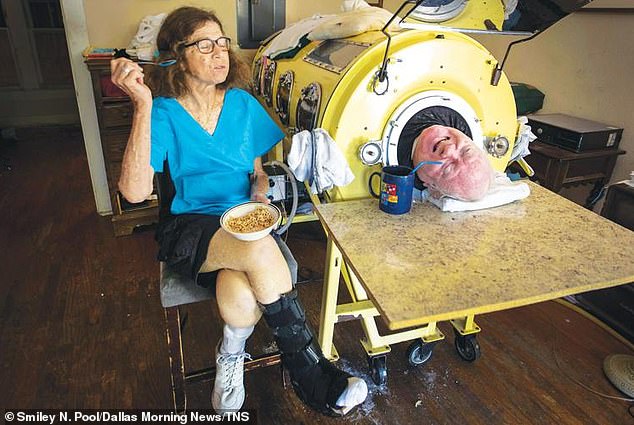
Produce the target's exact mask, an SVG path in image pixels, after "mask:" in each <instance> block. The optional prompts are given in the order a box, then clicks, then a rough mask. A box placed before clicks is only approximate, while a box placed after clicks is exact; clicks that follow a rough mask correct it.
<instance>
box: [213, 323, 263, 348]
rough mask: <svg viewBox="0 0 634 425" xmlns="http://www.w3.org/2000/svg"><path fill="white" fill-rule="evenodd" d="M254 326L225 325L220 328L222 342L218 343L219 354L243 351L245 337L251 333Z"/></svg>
mask: <svg viewBox="0 0 634 425" xmlns="http://www.w3.org/2000/svg"><path fill="white" fill-rule="evenodd" d="M254 328H255V326H249V327H248V328H236V327H235V326H231V325H227V324H225V326H224V327H223V328H222V344H221V345H220V353H221V354H239V353H242V352H243V351H244V346H245V344H246V342H247V338H249V337H250V336H251V334H252V333H253V329H254Z"/></svg>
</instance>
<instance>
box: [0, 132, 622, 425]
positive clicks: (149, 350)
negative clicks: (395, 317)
mask: <svg viewBox="0 0 634 425" xmlns="http://www.w3.org/2000/svg"><path fill="white" fill-rule="evenodd" d="M18 136H19V137H20V139H21V140H20V141H19V142H17V143H16V144H15V145H10V146H5V145H4V144H2V145H1V146H2V148H0V149H1V150H0V157H2V161H0V164H2V169H0V223H1V224H0V253H1V257H0V384H1V385H0V408H2V409H6V408H84V409H87V408H169V407H170V406H171V393H170V389H169V386H170V379H169V367H168V357H167V350H166V343H165V335H164V331H163V312H162V308H161V306H160V303H159V299H158V290H157V278H158V266H157V264H156V262H155V260H154V257H155V252H156V250H155V245H154V241H153V235H152V232H151V231H145V232H140V233H137V234H134V235H132V236H129V237H120V238H115V237H113V233H112V226H111V224H110V220H109V218H108V217H100V216H99V215H97V214H96V213H95V206H94V200H93V194H92V189H91V186H90V180H89V174H88V166H87V161H86V157H85V151H84V147H83V142H82V136H81V132H80V131H79V130H78V129H76V128H71V129H68V128H52V129H50V128H49V129H29V130H26V129H25V130H22V131H18ZM0 143H2V142H0ZM7 166H10V170H9V169H8V168H7ZM288 243H289V246H290V247H291V249H292V250H293V251H294V253H295V255H296V257H297V258H298V260H299V262H300V265H301V266H302V267H303V268H304V270H303V274H304V275H305V276H311V277H313V278H314V281H313V282H310V283H306V284H303V285H301V286H300V289H299V291H300V296H301V298H302V300H303V302H304V304H305V306H306V309H307V311H308V315H309V319H310V321H311V322H312V324H313V326H314V327H315V328H316V327H317V324H318V315H319V303H320V298H321V280H320V275H321V272H322V270H323V262H324V257H325V241H324V238H323V235H321V232H320V228H319V226H318V225H316V224H315V223H306V224H301V225H294V226H292V227H291V230H290V235H289V238H288ZM527 266H528V267H530V261H529V260H527ZM188 317H189V320H188V324H187V327H186V328H185V331H184V333H185V338H186V343H187V346H186V349H185V350H186V353H187V355H188V359H189V363H188V364H189V365H191V366H192V367H194V368H195V367H201V366H204V365H205V364H206V363H207V362H208V361H209V360H210V359H211V356H212V354H211V353H212V349H213V347H214V345H215V343H216V342H217V340H218V338H219V334H220V327H221V326H220V322H219V320H218V316H217V311H216V307H215V306H213V305H212V304H206V305H205V304H201V305H196V306H193V307H192V308H190V309H189V310H188ZM476 321H477V322H478V324H479V325H480V326H481V327H482V329H483V331H482V333H481V334H480V335H479V336H478V340H479V343H480V346H481V349H482V357H481V358H480V359H479V360H478V361H476V362H474V363H466V362H464V361H462V360H461V359H460V358H459V357H458V355H457V354H456V352H455V349H454V347H453V336H452V333H451V329H450V328H449V327H447V326H446V324H441V329H442V330H443V331H444V332H445V334H446V335H447V336H448V338H447V339H446V340H445V341H442V342H440V343H439V344H438V345H437V347H436V349H435V351H434V354H433V357H432V359H431V360H430V361H429V362H428V363H426V364H425V365H424V366H422V367H418V368H412V367H409V366H408V364H407V360H406V349H407V344H406V343H403V344H398V345H395V346H394V347H393V351H392V353H391V354H390V355H389V356H388V367H389V378H388V385H387V386H384V387H377V386H376V385H374V384H373V383H372V381H371V379H370V377H369V374H368V370H367V360H366V358H365V354H364V351H363V349H362V348H361V345H360V344H359V343H358V340H359V338H361V337H362V331H361V327H360V325H359V323H357V322H347V323H343V324H339V325H337V327H336V328H335V344H336V346H337V348H338V350H339V352H340V354H341V355H342V357H343V359H344V360H342V361H341V362H340V365H341V366H342V367H343V368H345V369H346V370H349V371H352V372H354V373H356V374H359V375H360V376H362V377H363V378H364V379H365V380H366V382H368V385H369V388H370V394H369V397H368V399H367V401H366V402H365V403H364V404H363V405H362V406H361V408H360V409H358V410H357V411H355V412H354V413H353V414H351V415H350V416H349V417H347V418H344V419H339V420H337V419H330V418H324V417H321V416H319V415H317V414H315V413H313V412H312V411H309V410H307V409H306V408H305V407H304V406H303V405H302V404H301V402H299V401H298V399H297V398H296V397H295V395H294V393H293V391H292V390H291V389H284V388H283V387H282V382H281V380H280V371H279V369H278V368H277V367H271V368H267V369H260V370H257V371H254V372H250V373H248V374H247V376H246V387H247V399H246V403H245V407H246V408H249V409H256V410H257V414H258V417H259V423H261V424H315V423H324V424H330V423H332V424H334V423H346V422H355V423H360V424H390V425H392V424H427V423H429V424H634V418H633V417H632V416H631V415H630V413H628V407H629V406H630V405H628V403H627V402H624V401H619V400H615V399H609V398H605V397H602V396H599V395H597V394H595V393H594V392H592V391H590V390H588V389H586V388H585V387H589V388H591V389H593V390H594V391H596V392H599V393H602V394H605V395H608V396H613V397H624V395H623V394H621V393H619V392H618V391H617V390H616V389H614V388H613V387H612V386H611V384H610V383H609V382H608V381H607V380H606V378H605V377H604V375H603V372H602V369H601V367H602V362H603V359H604V358H605V357H606V356H607V355H609V354H612V353H626V354H627V353H629V354H632V349H631V348H630V347H629V346H627V345H626V344H624V343H623V342H621V341H620V340H618V339H617V338H615V337H614V336H613V335H611V334H610V333H609V332H608V331H606V330H605V329H603V328H602V327H600V326H599V325H598V324H597V323H595V322H593V321H592V320H589V319H588V318H587V317H585V316H583V315H581V314H579V313H577V312H575V311H573V310H571V309H570V308H567V307H565V306H564V305H561V304H558V303H555V302H548V303H542V304H538V305H533V306H529V307H524V308H518V309H514V310H510V311H505V312H498V313H493V314H487V315H483V316H479V317H476ZM271 341H272V339H271V337H270V334H269V332H268V329H266V326H264V325H258V327H257V329H256V332H255V335H254V337H253V338H252V339H251V340H250V341H249V345H248V350H249V351H250V352H252V353H254V354H257V353H260V352H262V351H265V350H267V349H269V348H270V346H271ZM581 384H582V385H583V386H582V385H581ZM584 386H585V387H584ZM210 388H211V384H210V383H209V382H207V383H200V384H196V385H195V386H192V387H190V390H189V391H188V404H189V407H191V408H209V407H210V401H209V399H210Z"/></svg>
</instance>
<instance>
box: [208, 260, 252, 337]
mask: <svg viewBox="0 0 634 425" xmlns="http://www.w3.org/2000/svg"><path fill="white" fill-rule="evenodd" d="M216 298H217V300H218V309H219V310H220V316H221V317H222V319H223V320H224V321H225V323H228V324H229V325H231V326H236V327H248V326H253V325H255V324H256V323H257V322H258V320H260V317H261V315H262V313H261V312H260V309H259V307H258V303H257V300H256V297H255V294H254V293H253V290H252V289H251V286H250V285H249V280H248V278H247V276H246V274H245V273H243V272H238V271H234V270H226V269H225V270H220V272H218V278H217V280H216Z"/></svg>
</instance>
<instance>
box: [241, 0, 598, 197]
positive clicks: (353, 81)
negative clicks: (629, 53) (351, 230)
mask: <svg viewBox="0 0 634 425" xmlns="http://www.w3.org/2000/svg"><path fill="white" fill-rule="evenodd" d="M413 3H414V2H404V3H403V5H402V7H401V8H400V9H399V12H397V14H398V13H400V15H399V16H401V15H408V16H406V17H403V18H400V17H399V16H395V15H391V14H390V12H387V11H386V10H384V9H381V8H376V7H370V6H369V5H367V3H365V2H364V1H361V0H353V1H350V0H348V1H346V2H344V6H345V7H347V9H345V8H344V10H346V11H344V12H343V13H341V14H335V15H325V16H318V17H317V16H315V17H311V18H307V19H305V20H303V21H300V22H298V23H297V24H296V25H291V26H289V27H288V28H287V30H283V31H282V32H280V33H278V34H277V35H275V36H272V37H271V38H270V39H268V40H266V41H265V42H263V43H262V45H261V47H260V48H259V49H258V51H257V53H256V55H255V57H254V61H253V65H252V76H253V84H254V93H255V95H256V97H257V98H258V99H259V100H260V102H261V103H262V104H263V105H264V107H265V109H267V111H268V112H269V114H270V115H271V116H272V117H274V119H276V120H277V121H278V123H279V124H280V125H281V127H282V128H284V129H285V130H286V132H287V134H289V135H293V134H296V133H300V132H302V131H303V130H308V131H309V132H310V131H311V130H315V129H323V130H324V131H325V132H326V133H327V134H329V136H330V137H331V138H332V140H333V141H335V143H336V145H337V147H338V150H339V151H340V152H341V154H342V155H343V158H344V159H345V161H342V163H344V162H345V163H346V164H348V165H349V167H350V170H351V172H352V174H353V175H354V177H355V178H354V180H353V181H352V182H350V183H349V184H347V185H345V186H343V185H339V184H335V186H334V187H333V188H332V189H330V190H329V199H330V200H332V201H337V200H348V199H358V198H365V197H367V196H369V193H368V179H369V177H370V175H371V174H372V173H373V172H375V171H378V170H380V168H381V167H382V166H387V165H408V166H412V164H411V153H412V144H413V138H414V137H415V136H416V135H417V133H416V130H417V128H416V127H417V125H418V124H420V122H421V119H422V118H421V117H423V121H424V117H429V116H433V115H434V114H438V111H441V110H442V111H444V113H445V115H447V116H450V117H451V120H452V121H451V122H452V123H453V124H450V125H451V126H453V127H455V128H458V129H459V130H461V131H463V132H464V133H465V134H467V135H468V136H469V137H471V139H472V140H473V141H474V142H475V143H476V145H478V146H479V147H480V148H481V149H483V150H484V151H485V153H486V154H487V158H488V159H489V162H490V163H491V165H492V166H493V168H494V169H495V170H496V171H498V172H504V171H505V169H506V167H507V165H508V164H509V162H510V161H512V160H518V159H521V157H522V156H524V155H526V154H528V153H529V151H528V145H529V143H530V141H531V140H532V137H533V136H532V135H531V134H530V129H529V128H527V126H526V125H525V123H524V122H522V121H518V116H517V110H516V104H515V98H514V95H513V90H512V88H511V85H510V82H509V80H508V78H507V76H506V75H505V74H504V72H503V69H502V64H501V63H500V61H499V60H498V59H497V58H496V57H495V56H493V55H492V54H491V52H489V51H488V50H487V49H486V48H485V47H484V46H483V45H481V44H480V43H479V42H477V41H476V40H475V39H473V38H471V37H470V36H469V34H470V33H472V32H483V33H499V34H514V35H526V36H527V38H528V37H530V36H533V35H535V34H536V33H538V32H539V31H543V30H544V29H546V28H547V27H549V26H550V25H552V24H553V23H554V22H556V21H558V20H559V19H561V18H563V17H564V16H566V15H568V14H569V13H571V12H572V11H574V10H576V9H578V8H579V7H581V6H584V5H585V4H587V3H589V0H517V1H507V0H503V1H497V2H491V1H487V0H469V1H467V0H420V1H418V2H416V3H415V4H413ZM412 4H413V6H411V5H412ZM553 4H556V6H557V7H553ZM408 5H410V6H411V7H412V8H413V9H412V11H411V13H409V14H407V13H406V12H407V11H406V10H405V9H406V8H407V6H408ZM366 14H367V15H366ZM388 15H389V16H388ZM390 16H392V17H390ZM359 17H361V18H359ZM348 19H350V20H355V19H356V21H357V23H360V24H359V25H356V26H354V30H352V32H347V33H337V31H339V30H347V28H348V27H350V28H352V27H353V26H352V25H344V24H343V23H344V22H347V21H346V20H348ZM388 23H389V25H387V24H388ZM386 25H387V26H386ZM381 30H382V31H381ZM326 34H328V35H326ZM322 38H323V39H322ZM494 77H495V78H494ZM420 131H421V130H420V129H418V132H420ZM291 149H292V148H291V145H290V138H289V139H287V140H286V141H285V144H284V148H283V152H280V153H281V154H282V156H288V155H289V151H290V150H291ZM276 159H278V160H282V159H283V158H282V157H278V158H276Z"/></svg>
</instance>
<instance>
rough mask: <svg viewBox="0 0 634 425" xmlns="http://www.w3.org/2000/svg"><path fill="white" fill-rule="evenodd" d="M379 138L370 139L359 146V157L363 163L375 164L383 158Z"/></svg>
mask: <svg viewBox="0 0 634 425" xmlns="http://www.w3.org/2000/svg"><path fill="white" fill-rule="evenodd" d="M381 144H382V142H381V140H370V141H368V142H367V143H364V144H363V145H361V147H360V148H359V159H361V162H362V163H363V164H365V165H376V164H378V163H379V162H381V160H382V159H383V148H382V147H381Z"/></svg>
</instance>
